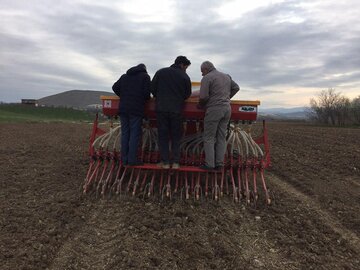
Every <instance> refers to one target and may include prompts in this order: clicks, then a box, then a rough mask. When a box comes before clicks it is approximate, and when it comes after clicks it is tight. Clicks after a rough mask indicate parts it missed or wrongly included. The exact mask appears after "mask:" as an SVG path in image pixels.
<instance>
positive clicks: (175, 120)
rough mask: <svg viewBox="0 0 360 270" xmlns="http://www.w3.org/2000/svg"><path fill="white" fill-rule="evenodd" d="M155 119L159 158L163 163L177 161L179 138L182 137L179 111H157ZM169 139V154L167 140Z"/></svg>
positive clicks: (181, 121) (178, 159) (181, 119)
mask: <svg viewBox="0 0 360 270" xmlns="http://www.w3.org/2000/svg"><path fill="white" fill-rule="evenodd" d="M156 121H157V127H158V139H159V150H160V158H161V161H162V162H164V163H170V162H174V163H179V161H180V140H181V137H182V124H183V118H182V115H181V114H180V113H173V112H157V113H156ZM170 141H171V152H172V156H170V149H169V142H170Z"/></svg>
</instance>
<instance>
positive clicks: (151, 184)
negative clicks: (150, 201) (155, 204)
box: [148, 171, 156, 197]
mask: <svg viewBox="0 0 360 270" xmlns="http://www.w3.org/2000/svg"><path fill="white" fill-rule="evenodd" d="M155 175H156V172H155V171H153V175H152V177H151V182H150V187H149V193H148V197H150V195H151V194H152V193H153V192H154V181H155Z"/></svg>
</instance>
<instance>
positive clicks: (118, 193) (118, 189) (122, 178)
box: [116, 167, 128, 195]
mask: <svg viewBox="0 0 360 270" xmlns="http://www.w3.org/2000/svg"><path fill="white" fill-rule="evenodd" d="M127 170H128V167H125V169H124V171H123V173H122V175H121V178H120V181H119V183H118V185H117V189H116V195H120V194H121V186H122V183H123V181H124V178H125V175H126V173H127Z"/></svg>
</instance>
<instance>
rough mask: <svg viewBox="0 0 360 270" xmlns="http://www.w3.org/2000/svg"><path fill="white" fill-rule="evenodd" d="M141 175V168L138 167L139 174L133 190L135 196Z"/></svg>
mask: <svg viewBox="0 0 360 270" xmlns="http://www.w3.org/2000/svg"><path fill="white" fill-rule="evenodd" d="M140 175H141V169H138V175H137V176H136V179H135V183H134V189H133V192H132V195H133V196H135V193H136V188H137V186H138V185H139V179H140Z"/></svg>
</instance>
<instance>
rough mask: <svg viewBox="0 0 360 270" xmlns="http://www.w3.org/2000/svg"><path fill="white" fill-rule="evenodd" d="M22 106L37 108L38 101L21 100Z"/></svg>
mask: <svg viewBox="0 0 360 270" xmlns="http://www.w3.org/2000/svg"><path fill="white" fill-rule="evenodd" d="M21 104H25V105H32V106H35V107H37V106H38V101H37V99H21Z"/></svg>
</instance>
